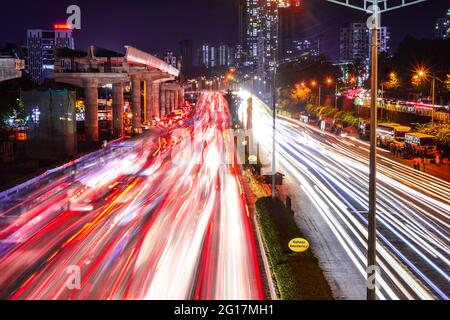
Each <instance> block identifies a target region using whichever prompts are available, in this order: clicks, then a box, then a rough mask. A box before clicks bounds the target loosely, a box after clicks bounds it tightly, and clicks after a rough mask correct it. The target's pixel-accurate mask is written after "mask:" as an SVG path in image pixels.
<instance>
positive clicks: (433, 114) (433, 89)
mask: <svg viewBox="0 0 450 320" xmlns="http://www.w3.org/2000/svg"><path fill="white" fill-rule="evenodd" d="M431 87H432V88H431V91H432V93H431V94H432V99H433V102H432V103H433V110H431V125H432V126H433V127H434V116H435V108H436V75H435V74H433V84H432V85H431Z"/></svg>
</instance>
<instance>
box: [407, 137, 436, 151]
mask: <svg viewBox="0 0 450 320" xmlns="http://www.w3.org/2000/svg"><path fill="white" fill-rule="evenodd" d="M405 145H406V148H407V149H408V150H409V151H411V152H412V153H415V154H423V155H424V156H434V154H435V153H436V151H437V146H436V137H434V136H431V135H428V134H423V133H407V134H405Z"/></svg>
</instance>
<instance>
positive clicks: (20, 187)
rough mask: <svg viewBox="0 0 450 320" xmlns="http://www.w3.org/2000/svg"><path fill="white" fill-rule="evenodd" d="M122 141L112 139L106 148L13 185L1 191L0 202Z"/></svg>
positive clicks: (105, 153) (102, 153) (108, 150)
mask: <svg viewBox="0 0 450 320" xmlns="http://www.w3.org/2000/svg"><path fill="white" fill-rule="evenodd" d="M121 141H123V138H121V139H118V140H114V141H111V142H109V143H108V146H107V147H106V148H104V149H100V150H97V151H94V152H91V153H89V154H87V155H84V156H82V157H80V158H78V159H76V160H73V161H70V162H68V163H66V164H64V165H62V166H60V167H57V168H54V169H50V170H48V171H46V172H44V173H43V174H41V175H39V176H37V177H35V178H33V179H31V180H28V181H26V182H24V183H22V184H20V185H18V186H16V187H13V188H11V189H8V190H6V191H3V192H1V193H0V202H2V201H5V200H7V199H8V198H10V197H11V196H13V195H17V194H18V193H20V192H22V191H24V190H28V189H30V188H31V187H33V186H34V185H35V184H37V183H38V182H40V181H41V180H42V179H45V178H47V177H49V176H50V175H52V174H55V173H58V172H61V171H63V170H65V169H68V168H70V167H73V166H75V165H77V164H78V163H80V162H83V161H86V160H88V159H89V158H92V157H94V158H95V157H99V156H102V155H107V154H108V153H110V152H113V150H112V148H110V147H111V146H112V145H113V144H115V143H117V142H121Z"/></svg>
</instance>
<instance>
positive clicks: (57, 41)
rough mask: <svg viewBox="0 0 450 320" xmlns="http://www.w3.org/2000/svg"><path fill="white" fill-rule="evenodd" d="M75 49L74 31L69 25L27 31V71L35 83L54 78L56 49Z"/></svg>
mask: <svg viewBox="0 0 450 320" xmlns="http://www.w3.org/2000/svg"><path fill="white" fill-rule="evenodd" d="M56 48H69V49H75V41H74V38H73V36H72V30H71V29H70V28H69V27H68V26H67V25H60V24H57V25H55V27H54V29H53V30H42V29H30V30H27V59H26V61H27V62H26V64H27V66H26V67H27V71H28V74H29V76H30V78H31V80H33V81H34V82H35V83H37V84H42V83H43V82H44V81H45V80H46V79H52V78H54V70H55V52H54V51H55V49H56Z"/></svg>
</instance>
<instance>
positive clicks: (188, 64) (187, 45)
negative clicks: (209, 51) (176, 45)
mask: <svg viewBox="0 0 450 320" xmlns="http://www.w3.org/2000/svg"><path fill="white" fill-rule="evenodd" d="M180 54H181V60H182V64H181V72H182V73H183V74H184V75H185V76H187V77H192V76H193V75H192V67H193V64H194V51H193V47H192V40H189V39H186V40H182V41H181V42H180Z"/></svg>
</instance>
